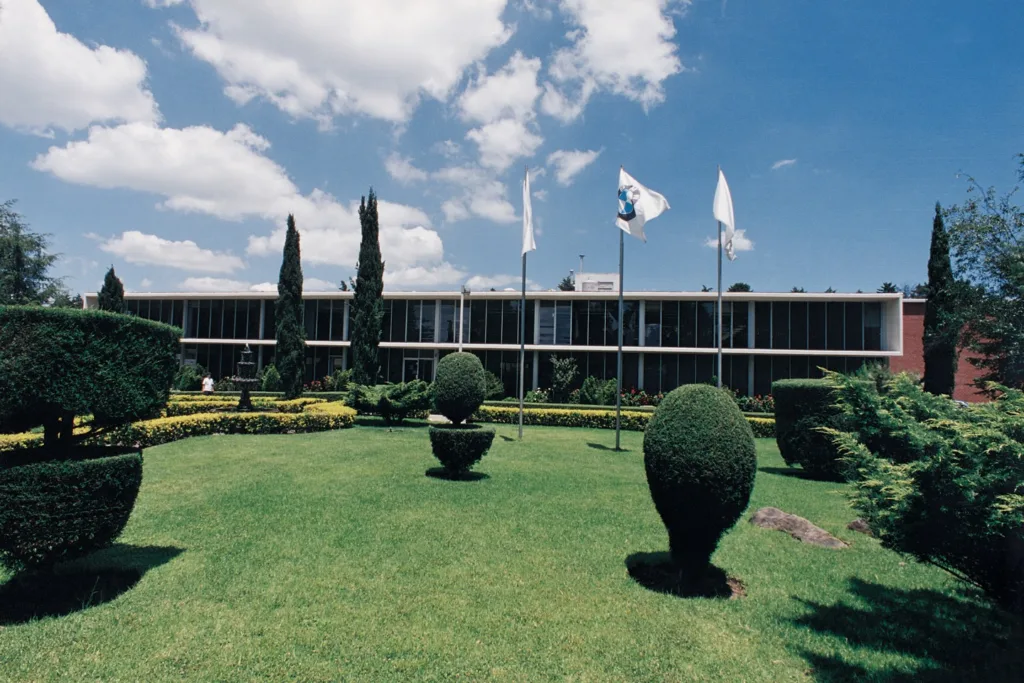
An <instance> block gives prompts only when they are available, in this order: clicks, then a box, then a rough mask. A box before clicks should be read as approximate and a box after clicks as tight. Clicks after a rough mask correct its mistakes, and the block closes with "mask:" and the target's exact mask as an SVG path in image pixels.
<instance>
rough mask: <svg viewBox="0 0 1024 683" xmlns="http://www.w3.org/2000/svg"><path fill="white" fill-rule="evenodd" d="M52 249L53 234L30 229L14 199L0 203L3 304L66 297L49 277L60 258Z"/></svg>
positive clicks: (0, 299)
mask: <svg viewBox="0 0 1024 683" xmlns="http://www.w3.org/2000/svg"><path fill="white" fill-rule="evenodd" d="M49 247H50V240H49V235H44V234H40V233H35V232H32V231H31V230H29V229H28V225H26V223H25V221H24V218H23V217H22V215H21V214H19V213H18V212H17V211H15V210H14V200H8V201H6V202H0V305H4V304H8V305H27V304H45V303H47V302H49V301H52V300H53V299H55V298H57V297H59V296H61V295H62V294H66V292H65V291H64V288H63V286H62V282H61V280H60V278H55V277H50V275H49V272H50V268H51V267H53V265H54V264H55V263H56V261H57V258H58V256H57V254H51V253H49Z"/></svg>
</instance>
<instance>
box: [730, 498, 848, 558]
mask: <svg viewBox="0 0 1024 683" xmlns="http://www.w3.org/2000/svg"><path fill="white" fill-rule="evenodd" d="M750 523H751V524H753V525H755V526H759V527H761V528H762V529H775V530H777V531H785V532H786V533H787V534H789V535H790V536H792V537H793V538H795V539H798V540H800V541H803V542H804V543H810V544H811V545H816V546H820V547H822V548H833V549H835V550H841V549H842V548H848V547H850V546H849V545H848V544H846V543H843V542H842V541H840V540H839V539H838V538H836V537H835V536H833V535H832V534H830V533H829V532H827V531H825V530H824V529H822V528H821V527H818V526H815V525H813V524H811V523H810V522H808V521H807V520H806V519H804V518H803V517H797V516H796V515H791V514H789V513H788V512H783V511H782V510H780V509H778V508H761V509H760V510H758V511H757V512H755V513H754V516H753V517H751V518H750Z"/></svg>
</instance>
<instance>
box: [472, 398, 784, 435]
mask: <svg viewBox="0 0 1024 683" xmlns="http://www.w3.org/2000/svg"><path fill="white" fill-rule="evenodd" d="M653 415H654V413H653V411H638V410H634V409H632V408H630V409H628V410H623V411H622V419H621V421H620V424H621V428H622V429H625V430H627V431H631V432H642V431H644V429H645V428H646V427H647V423H648V422H649V421H650V419H651V417H652V416H653ZM744 417H746V419H747V422H749V423H750V427H751V429H753V430H754V436H755V437H757V438H759V439H774V438H775V419H774V418H770V417H751V416H749V415H744ZM473 419H474V420H476V421H478V422H494V423H498V424H518V423H519V408H510V407H507V406H494V405H483V406H481V407H480V409H479V410H477V412H476V414H475V415H474V416H473ZM523 424H526V425H533V426H545V427H589V428H593V429H615V411H614V410H607V409H604V410H601V409H594V408H584V409H582V410H581V409H576V408H574V409H571V410H569V409H563V408H534V407H532V406H531V407H529V408H525V409H524V410H523Z"/></svg>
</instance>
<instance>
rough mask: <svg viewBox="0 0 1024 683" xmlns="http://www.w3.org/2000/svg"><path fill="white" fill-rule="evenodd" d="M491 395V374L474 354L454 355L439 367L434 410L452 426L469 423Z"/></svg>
mask: <svg viewBox="0 0 1024 683" xmlns="http://www.w3.org/2000/svg"><path fill="white" fill-rule="evenodd" d="M486 395H487V375H486V374H485V372H484V366H483V365H481V363H480V359H479V358H477V357H476V356H475V355H473V354H472V353H453V354H450V355H447V356H445V357H444V358H442V359H441V362H439V363H438V364H437V377H436V379H435V380H434V409H435V410H437V412H439V413H440V414H441V415H444V416H445V417H447V418H448V419H449V420H451V422H452V424H456V425H457V424H459V423H461V422H465V421H466V420H468V419H469V418H470V416H472V415H473V413H475V412H476V410H477V408H479V407H480V405H481V404H482V403H483V402H484V396H486Z"/></svg>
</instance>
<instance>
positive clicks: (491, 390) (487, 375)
mask: <svg viewBox="0 0 1024 683" xmlns="http://www.w3.org/2000/svg"><path fill="white" fill-rule="evenodd" d="M484 379H485V380H486V382H487V389H486V390H485V391H484V400H485V401H500V400H502V399H503V398H505V384H504V382H502V381H501V378H500V377H498V376H497V375H495V374H494V373H493V372H491V371H490V370H485V371H484ZM517 400H518V398H517Z"/></svg>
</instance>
